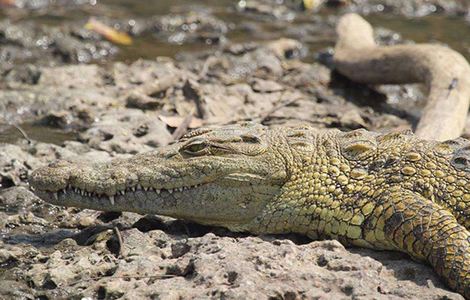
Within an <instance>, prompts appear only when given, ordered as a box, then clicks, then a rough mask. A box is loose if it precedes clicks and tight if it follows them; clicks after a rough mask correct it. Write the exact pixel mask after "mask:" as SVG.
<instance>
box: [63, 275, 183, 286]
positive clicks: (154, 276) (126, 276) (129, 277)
mask: <svg viewBox="0 0 470 300" xmlns="http://www.w3.org/2000/svg"><path fill="white" fill-rule="evenodd" d="M105 277H108V278H113V279H114V278H116V279H145V278H152V279H167V278H174V277H176V275H171V274H168V275H167V274H160V275H145V276H140V275H134V276H131V275H123V276H112V277H110V276H95V277H90V278H86V279H80V280H77V281H74V282H71V283H69V284H68V286H72V285H76V284H79V283H81V282H86V281H91V280H93V281H96V280H99V279H102V278H105Z"/></svg>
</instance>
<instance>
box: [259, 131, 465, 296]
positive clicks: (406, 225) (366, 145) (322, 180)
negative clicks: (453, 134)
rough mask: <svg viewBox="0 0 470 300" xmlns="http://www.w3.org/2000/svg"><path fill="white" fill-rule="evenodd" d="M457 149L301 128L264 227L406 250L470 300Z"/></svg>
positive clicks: (405, 138)
mask: <svg viewBox="0 0 470 300" xmlns="http://www.w3.org/2000/svg"><path fill="white" fill-rule="evenodd" d="M456 146H461V145H453V142H448V143H434V142H423V141H420V140H418V139H416V138H415V137H414V136H413V135H410V134H408V133H393V134H388V135H382V136H381V135H377V134H372V133H370V132H366V131H361V130H359V131H353V132H350V133H346V134H344V133H339V132H334V133H331V132H325V134H323V135H322V134H318V135H317V136H312V135H309V134H308V133H305V134H304V135H302V134H300V133H299V132H297V133H296V139H292V138H291V140H290V147H291V149H292V151H293V153H294V154H293V157H296V159H294V162H293V163H292V165H291V166H290V170H291V175H290V179H289V181H288V182H287V183H286V184H285V185H284V187H283V193H282V195H281V196H280V197H279V199H277V201H275V202H273V203H272V204H271V205H269V207H268V208H267V210H266V212H265V214H264V217H262V218H260V226H261V228H262V229H261V231H263V232H266V231H267V232H273V233H279V232H291V231H292V232H297V233H302V234H306V235H308V236H310V237H312V238H314V239H316V238H334V239H337V240H339V241H341V242H342V243H344V244H349V245H355V246H361V247H368V248H373V249H388V250H399V251H403V252H406V253H408V254H409V255H411V256H412V257H413V258H415V259H419V260H427V261H428V262H429V263H430V264H431V265H432V266H433V267H434V268H435V269H436V271H437V272H438V273H439V274H440V275H441V276H442V277H443V278H444V279H445V280H446V281H447V283H448V284H449V286H451V287H452V288H454V289H456V290H458V291H460V292H461V293H462V294H464V295H465V296H466V297H470V273H469V272H470V248H469V242H470V236H469V232H468V231H467V230H466V229H465V227H466V228H467V229H468V228H469V224H470V223H469V222H470V220H469V217H468V216H469V207H470V204H469V203H470V202H469V199H470V177H469V175H468V173H467V172H465V171H459V170H458V169H456V168H455V167H454V166H453V165H452V164H451V162H452V159H453V156H455V150H456V149H455V147H456Z"/></svg>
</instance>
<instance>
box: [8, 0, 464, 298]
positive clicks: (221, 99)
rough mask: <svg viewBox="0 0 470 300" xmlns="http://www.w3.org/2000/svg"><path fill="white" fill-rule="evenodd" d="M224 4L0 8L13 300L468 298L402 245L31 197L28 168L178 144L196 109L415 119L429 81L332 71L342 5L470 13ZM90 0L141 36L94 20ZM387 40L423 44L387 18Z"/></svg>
mask: <svg viewBox="0 0 470 300" xmlns="http://www.w3.org/2000/svg"><path fill="white" fill-rule="evenodd" d="M162 2H163V3H166V2H165V1H162ZM222 2H223V3H222V4H223V5H220V6H216V5H215V4H214V3H213V2H211V1H203V2H201V3H202V4H199V5H193V6H188V5H187V3H186V2H185V1H181V3H180V4H179V5H176V6H175V7H176V8H175V7H173V8H171V9H170V12H169V13H166V14H162V15H152V12H148V14H147V15H145V14H143V15H136V16H132V17H130V16H128V15H125V14H124V13H122V12H121V11H120V10H119V8H122V7H120V6H119V5H117V4H116V3H118V2H115V3H112V2H111V1H104V2H103V3H101V2H100V3H97V4H94V2H93V1H65V0H64V1H47V0H45V1H19V0H18V1H3V2H2V1H0V3H2V4H3V10H2V12H1V16H2V19H0V87H1V90H0V117H1V118H2V122H3V123H2V124H0V140H1V141H0V142H1V143H0V238H1V239H0V299H64V298H71V299H139V298H150V299H192V298H195V299H207V298H212V299H255V298H257V299H268V298H269V299H399V298H406V299H462V297H461V296H460V295H458V294H455V293H453V292H451V291H449V290H448V289H447V288H446V287H445V286H444V285H443V284H442V282H441V281H440V280H439V279H438V278H437V277H436V275H435V274H434V272H433V271H432V269H431V268H430V267H428V266H426V265H424V264H421V263H417V262H413V261H412V260H411V259H410V258H408V257H407V256H406V255H402V254H400V253H394V252H377V251H371V250H365V249H357V248H347V249H345V248H344V247H343V246H342V245H341V244H339V243H338V242H335V241H310V240H308V239H306V238H304V237H301V236H295V235H292V236H260V237H256V236H250V235H247V234H234V233H230V232H228V231H226V230H224V229H221V228H212V227H205V226H200V225H197V224H191V223H187V222H184V221H181V220H172V219H168V218H162V217H158V216H141V215H137V214H133V213H122V214H117V213H106V212H96V211H91V210H80V209H75V208H63V207H56V206H52V205H49V204H46V203H44V202H42V201H41V200H40V199H38V198H37V197H36V196H35V195H34V194H33V193H32V192H31V191H30V190H29V186H28V183H27V178H28V175H29V174H30V172H31V171H32V170H33V169H35V168H37V167H40V166H43V165H45V164H47V163H48V162H51V161H53V160H55V159H68V160H75V161H83V162H86V161H96V160H107V159H111V158H113V157H122V156H129V155H132V154H135V153H140V152H145V151H148V150H152V149H154V148H156V147H158V146H161V145H166V144H168V143H170V142H171V141H173V140H174V139H175V138H176V136H175V135H176V134H175V130H176V128H177V127H178V126H179V125H180V124H181V123H182V122H183V120H184V119H185V118H187V117H188V115H191V116H192V120H191V122H190V124H189V127H190V128H196V127H200V126H203V125H208V124H227V123H233V122H237V121H254V122H261V123H263V124H266V125H268V126H280V125H288V124H299V123H308V124H311V125H313V126H316V127H322V128H325V127H326V128H339V129H341V130H351V129H356V128H366V129H369V130H375V131H388V130H397V129H401V130H403V129H407V128H412V126H413V125H414V124H415V123H416V120H417V119H418V118H419V113H420V109H421V107H422V104H423V93H422V91H421V90H420V88H419V87H417V86H414V85H409V86H400V87H398V86H387V87H385V86H381V87H369V86H365V85H358V84H355V83H352V82H350V81H348V80H346V79H345V78H343V77H342V76H340V75H338V74H337V73H335V72H334V66H333V65H332V63H331V54H332V52H331V48H329V46H332V44H333V42H334V24H335V22H336V20H337V16H338V15H339V14H340V13H342V12H344V11H348V10H355V11H360V12H362V13H365V14H368V13H380V14H390V15H391V16H400V15H405V16H407V17H418V16H422V15H427V14H435V15H440V16H442V17H445V16H450V17H451V18H459V21H458V22H463V24H466V23H465V22H466V21H465V18H468V15H469V13H468V9H469V4H468V1H437V0H435V1H417V0H416V1H325V4H324V7H319V8H317V10H318V11H315V12H310V13H309V12H302V8H301V7H299V6H298V4H299V3H298V2H296V1H286V3H284V4H278V3H277V2H275V1H240V2H229V1H227V2H224V1H222ZM119 3H120V2H119ZM124 3H125V2H124ZM274 3H277V4H274ZM167 5H168V3H167ZM188 7H189V8H188ZM93 9H96V10H93ZM90 11H91V12H93V14H97V15H98V18H99V19H100V20H102V21H103V22H105V23H107V24H109V25H113V26H115V28H117V29H120V30H124V31H127V32H128V33H129V34H131V35H132V36H133V37H134V39H135V43H136V44H137V45H135V44H134V46H130V47H128V48H126V47H121V46H118V45H115V44H113V43H111V42H109V41H107V40H105V39H103V37H102V36H100V35H98V34H96V33H94V32H90V31H88V30H86V29H84V28H83V23H84V22H85V21H86V18H87V17H88V15H89V14H90ZM109 11H111V12H113V11H114V14H109ZM71 15H73V17H72V16H71ZM237 16H239V18H240V19H242V20H244V22H238V23H237V22H235V21H234V19H235V18H236V17H237ZM445 18H447V17H445ZM57 19H59V20H60V21H57ZM50 20H55V21H50ZM130 20H133V22H130ZM247 20H248V21H247ZM46 21H47V22H46ZM286 22H287V23H286ZM286 24H289V26H286ZM268 25H269V26H268ZM469 26H470V25H469ZM188 28H192V29H188ZM464 30H465V29H464ZM467 30H468V29H467ZM149 35H150V36H151V39H150V40H149V39H148V37H149ZM143 37H145V39H143ZM286 37H288V38H286ZM377 40H378V41H380V42H381V43H383V44H394V43H404V42H412V41H409V40H405V39H403V38H401V36H400V33H397V32H393V31H391V30H388V29H380V30H378V31H377ZM319 41H320V42H319ZM318 42H319V43H320V44H315V45H317V46H319V47H318V49H315V47H313V46H312V45H313V44H314V43H318ZM139 43H140V44H139ZM151 45H161V47H159V49H157V50H159V51H160V52H158V51H157V50H156V49H155V48H152V46H151ZM146 47H147V48H146ZM149 47H150V48H149ZM466 47H467V46H466V44H464V46H463V48H462V49H466ZM173 48H176V49H178V52H177V53H175V52H174V49H173ZM469 49H470V48H469ZM147 52H150V53H152V55H154V56H148V53H147ZM140 53H144V54H145V53H147V55H140ZM156 54H158V55H156ZM467 54H468V53H467ZM467 54H466V53H464V55H467ZM140 56H142V57H144V58H143V59H142V58H141V59H137V58H138V57H140ZM157 56H158V57H157ZM8 124H16V125H19V129H23V130H24V131H25V133H26V136H24V135H23V134H21V133H20V132H19V129H15V127H14V126H11V125H8ZM469 124H470V123H469ZM467 127H468V128H467V130H466V135H467V136H468V133H469V132H470V126H467ZM119 236H121V237H122V240H120V239H119V238H118V237H119Z"/></svg>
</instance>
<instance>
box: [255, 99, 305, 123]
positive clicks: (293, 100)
mask: <svg viewBox="0 0 470 300" xmlns="http://www.w3.org/2000/svg"><path fill="white" fill-rule="evenodd" d="M301 99H304V98H303V97H296V98H294V99H290V100H288V101H284V102H282V103H280V104H278V105H276V106H274V107H273V108H272V109H270V110H269V111H267V112H266V113H264V114H262V115H261V116H260V123H263V122H264V121H266V120H267V119H268V118H269V117H270V116H271V115H272V114H273V113H275V112H276V111H278V110H279V109H281V108H283V107H286V106H289V105H291V104H293V103H295V102H297V101H299V100H301Z"/></svg>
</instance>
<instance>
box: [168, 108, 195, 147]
mask: <svg viewBox="0 0 470 300" xmlns="http://www.w3.org/2000/svg"><path fill="white" fill-rule="evenodd" d="M193 114H194V108H193V109H192V110H191V112H190V113H189V114H187V115H186V117H184V119H183V121H182V122H181V123H180V124H179V125H178V127H176V129H175V131H174V132H173V134H172V135H171V138H172V139H173V141H176V140H178V139H179V138H181V137H182V136H183V135H184V134H185V133H186V132H187V131H188V128H189V124H191V121H192V120H193Z"/></svg>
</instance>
